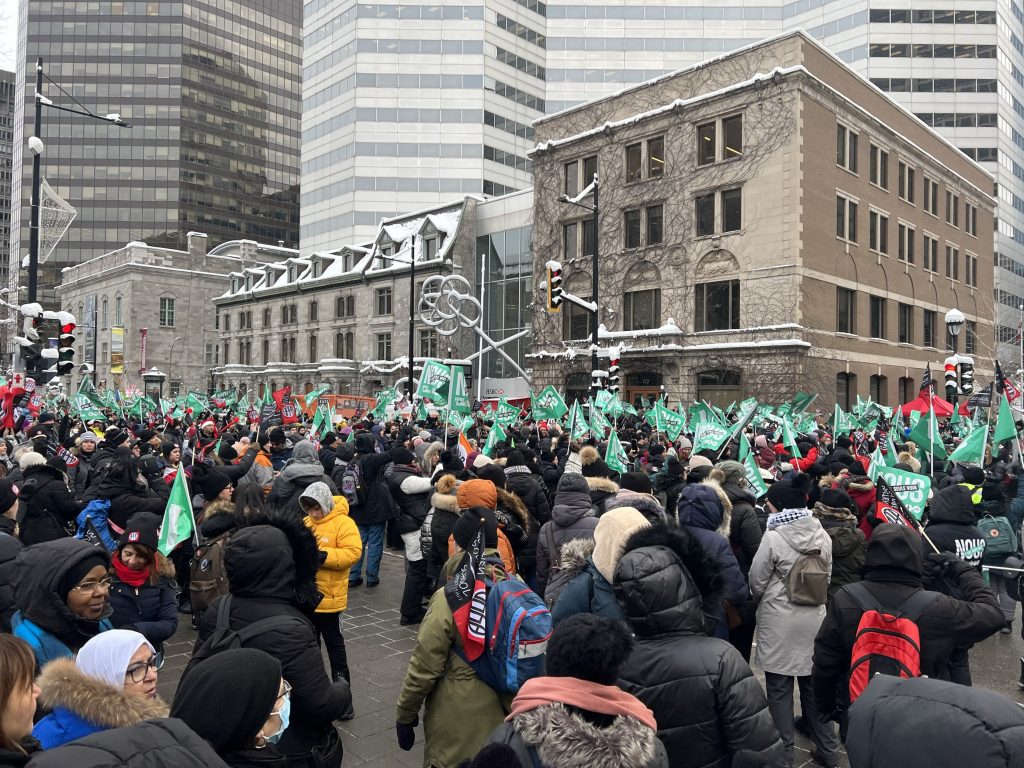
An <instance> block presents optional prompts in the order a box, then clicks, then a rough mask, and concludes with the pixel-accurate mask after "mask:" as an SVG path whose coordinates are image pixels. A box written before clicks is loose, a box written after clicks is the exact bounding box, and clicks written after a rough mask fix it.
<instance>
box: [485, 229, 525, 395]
mask: <svg viewBox="0 0 1024 768" xmlns="http://www.w3.org/2000/svg"><path fill="white" fill-rule="evenodd" d="M532 232H533V227H532V226H530V225H526V226H522V227H515V228H513V229H506V230H504V231H501V232H494V233H492V234H490V235H482V236H480V237H477V239H476V252H477V254H478V256H477V259H478V263H477V274H483V275H484V276H485V280H484V302H483V304H484V328H485V330H486V331H487V334H488V335H489V336H490V337H491V338H492V339H494V340H495V341H501V340H502V339H506V338H508V337H509V336H514V335H515V334H517V333H519V332H520V331H522V330H524V329H526V328H527V327H529V324H530V309H529V305H530V302H531V301H532V300H533V299H532V297H531V283H532V280H531V279H530V277H531V273H532V270H533V249H532V247H531V244H530V237H531V235H532ZM530 343H531V340H530V337H529V335H527V336H523V337H522V338H520V339H516V340H515V341H511V342H509V343H508V344H506V345H505V346H504V347H502V349H503V350H504V351H505V352H507V353H508V356H509V357H511V358H512V359H513V360H515V361H516V362H517V363H518V364H519V365H520V366H521V367H523V368H526V367H527V366H526V365H524V357H523V356H524V355H525V354H526V352H527V351H529V349H530ZM481 367H482V369H483V375H484V376H492V377H495V378H512V377H515V376H518V375H519V373H518V372H517V371H516V370H515V369H514V368H513V367H512V366H511V365H509V364H508V362H507V361H506V360H505V359H504V358H503V357H502V356H501V355H499V354H496V353H495V352H493V351H490V352H485V353H484V356H483V365H482V366H481Z"/></svg>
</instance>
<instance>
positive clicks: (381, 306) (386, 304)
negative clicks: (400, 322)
mask: <svg viewBox="0 0 1024 768" xmlns="http://www.w3.org/2000/svg"><path fill="white" fill-rule="evenodd" d="M373 296H374V314H375V315H377V316H378V317H380V316H381V315H390V314H391V289H390V288H378V289H377V290H376V291H374V292H373ZM380 359H381V360H384V359H385V358H383V357H382V358H380Z"/></svg>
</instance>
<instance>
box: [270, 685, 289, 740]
mask: <svg viewBox="0 0 1024 768" xmlns="http://www.w3.org/2000/svg"><path fill="white" fill-rule="evenodd" d="M291 713H292V697H291V696H286V697H285V699H284V704H282V705H281V709H280V710H278V712H277V716H278V717H280V718H281V728H280V729H279V730H278V731H277V733H275V734H273V735H272V736H267V741H268V742H269V743H270V744H277V742H279V741H280V740H281V737H282V736H283V735H284V732H285V731H286V730H287V729H288V718H289V716H290V715H291Z"/></svg>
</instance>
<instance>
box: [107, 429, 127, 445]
mask: <svg viewBox="0 0 1024 768" xmlns="http://www.w3.org/2000/svg"><path fill="white" fill-rule="evenodd" d="M129 437H131V435H129V434H128V433H127V432H126V431H125V430H123V429H121V428H120V427H110V428H109V429H108V430H107V431H106V432H104V433H103V440H104V441H105V442H106V443H107V445H113V446H118V445H121V444H122V443H123V442H124V441H125V440H127V439H128V438H129Z"/></svg>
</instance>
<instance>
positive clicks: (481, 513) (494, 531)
mask: <svg viewBox="0 0 1024 768" xmlns="http://www.w3.org/2000/svg"><path fill="white" fill-rule="evenodd" d="M469 482H473V481H472V480H470V481H469ZM462 485H465V483H463V484H462ZM461 487H462V486H460V488H461ZM481 519H483V521H484V546H485V547H486V548H488V549H494V548H495V547H497V546H498V520H497V518H496V517H495V516H494V510H493V509H488V508H486V507H470V508H469V509H467V510H464V511H463V513H462V514H461V515H460V516H459V519H458V520H456V521H455V527H454V528H452V538H454V539H455V543H456V544H458V545H459V548H460V549H463V550H465V549H469V547H470V545H471V544H472V543H473V538H474V537H475V536H476V532H477V528H479V526H480V520H481Z"/></svg>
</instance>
